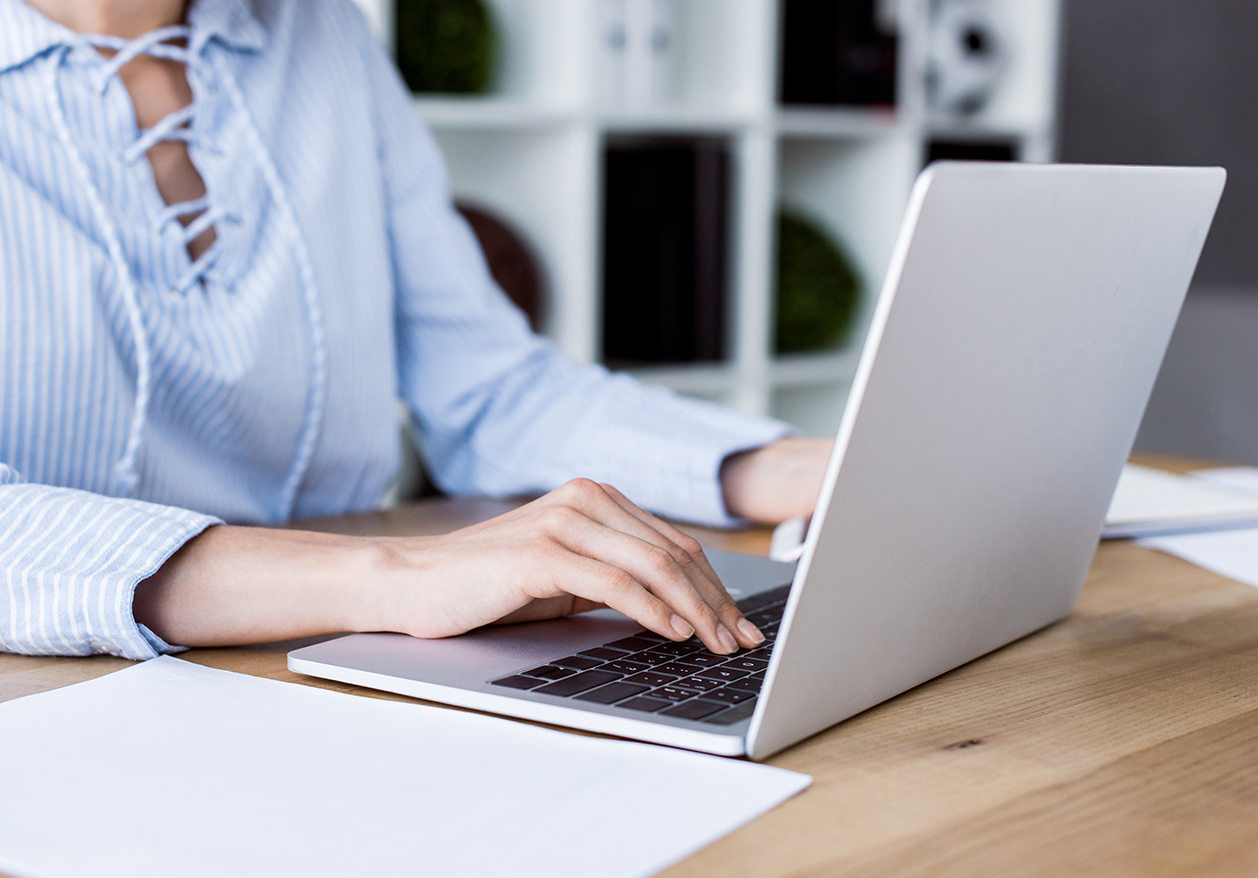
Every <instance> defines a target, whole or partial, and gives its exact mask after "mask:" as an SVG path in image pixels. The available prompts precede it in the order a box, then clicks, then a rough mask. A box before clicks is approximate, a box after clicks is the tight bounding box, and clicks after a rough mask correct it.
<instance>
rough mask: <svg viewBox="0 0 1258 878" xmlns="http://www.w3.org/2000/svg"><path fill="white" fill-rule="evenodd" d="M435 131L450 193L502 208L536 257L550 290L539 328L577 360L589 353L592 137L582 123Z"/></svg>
mask: <svg viewBox="0 0 1258 878" xmlns="http://www.w3.org/2000/svg"><path fill="white" fill-rule="evenodd" d="M435 136H436V138H437V142H438V144H439V145H440V147H441V150H442V152H443V153H444V154H445V157H446V162H447V164H448V167H449V170H450V180H451V187H452V189H453V191H454V195H455V197H456V198H457V199H459V200H460V201H464V202H467V203H469V204H471V205H473V206H480V207H484V208H488V209H489V210H491V211H492V212H494V213H496V214H499V215H501V216H502V217H503V218H504V219H505V220H507V221H508V222H509V224H510V225H511V226H513V227H515V228H516V229H519V230H520V231H522V232H523V233H524V234H525V235H526V236H527V238H528V243H529V244H530V245H531V246H532V247H533V249H534V251H535V252H536V253H537V255H538V256H539V257H540V259H541V262H542V266H541V267H542V272H543V277H544V284H543V285H544V287H545V288H546V289H547V291H548V296H547V302H546V306H545V313H546V319H545V324H544V326H543V327H542V329H543V331H544V332H545V333H546V334H547V335H549V336H550V337H551V338H552V339H553V340H554V341H555V342H556V343H557V344H558V345H559V347H560V348H561V349H563V350H564V351H565V352H567V353H568V354H569V356H571V357H573V358H574V359H576V360H577V361H579V362H591V361H593V359H594V356H595V351H594V347H595V345H594V339H593V338H592V333H591V332H590V327H591V326H593V325H594V322H595V319H596V311H595V303H594V301H593V297H592V296H591V295H590V291H591V290H593V289H595V288H596V265H595V260H594V254H595V252H596V249H597V244H598V242H597V232H596V230H597V226H598V222H597V214H596V209H595V205H596V197H595V191H596V187H597V184H598V175H597V167H598V141H597V138H596V137H595V136H594V134H593V133H591V132H588V131H585V130H584V129H581V128H574V129H567V128H562V129H559V130H528V131H468V130H437V131H436V132H435Z"/></svg>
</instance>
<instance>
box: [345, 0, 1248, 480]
mask: <svg viewBox="0 0 1258 878" xmlns="http://www.w3.org/2000/svg"><path fill="white" fill-rule="evenodd" d="M359 3H360V5H361V6H362V7H363V8H364V11H365V12H366V13H367V14H368V17H369V19H370V20H371V21H372V23H373V26H374V27H375V29H376V31H377V34H378V35H379V37H380V38H381V40H382V41H384V43H385V44H386V45H387V46H388V47H389V48H390V50H391V51H392V52H393V53H394V56H395V58H396V59H397V62H398V66H399V69H400V70H401V72H402V74H403V75H404V77H405V78H406V80H407V82H408V84H409V85H410V87H411V89H412V91H414V92H415V95H416V98H415V109H416V112H418V113H419V114H420V115H421V116H422V117H423V118H424V119H425V120H426V121H427V123H428V124H429V126H430V127H431V128H432V130H433V132H434V134H435V136H436V137H437V139H438V141H439V142H440V144H441V146H442V147H443V149H444V151H445V154H446V157H447V160H448V162H449V164H450V170H451V176H452V181H453V187H454V190H455V195H456V199H457V201H458V203H459V206H460V208H461V209H462V210H463V211H464V213H465V214H466V215H467V217H468V219H469V221H470V222H471V223H472V226H473V229H474V231H475V232H476V233H477V235H478V236H479V237H480V239H481V241H482V244H483V246H484V247H485V250H486V252H487V254H488V257H489V261H490V264H491V269H492V270H493V271H494V274H495V276H496V277H497V278H498V279H499V282H500V283H501V284H502V286H503V287H504V288H505V289H506V290H507V291H508V293H509V294H510V295H511V296H512V297H513V298H514V299H515V300H516V302H517V303H518V304H519V305H520V306H521V307H522V308H523V309H524V310H525V311H526V312H527V313H528V314H529V316H530V319H531V320H532V321H533V324H534V326H535V327H537V328H538V329H539V330H540V331H542V332H545V333H546V334H548V335H549V336H550V337H551V338H552V339H553V340H554V341H555V342H556V343H557V344H558V345H559V346H560V347H561V348H563V349H564V350H566V351H567V352H568V353H569V354H570V355H571V356H573V357H574V358H576V359H577V360H580V361H583V362H602V363H605V364H607V365H608V366H610V367H612V368H623V369H628V370H630V371H632V372H634V373H636V374H638V375H639V376H641V377H642V378H643V379H644V380H647V381H652V382H656V383H660V384H663V385H666V386H669V387H672V388H674V389H676V390H678V391H680V392H683V393H689V394H693V395H696V396H700V397H704V398H708V399H713V400H718V401H720V402H723V403H726V404H729V405H733V406H735V407H737V408H740V409H743V410H745V411H749V412H754V413H763V414H771V415H775V416H777V417H781V418H784V419H786V420H788V421H791V422H792V423H794V424H796V425H797V426H799V427H800V428H801V429H802V430H804V431H806V432H809V433H827V432H831V431H833V429H834V428H835V427H836V426H837V423H838V419H839V416H840V414H841V410H842V404H843V401H844V399H845V398H846V394H847V391H848V387H849V385H850V382H851V379H852V375H853V372H854V369H855V363H856V357H857V353H858V351H859V348H860V345H861V342H862V340H863V338H864V333H865V329H866V326H867V323H868V319H869V315H870V311H871V306H872V301H873V297H874V295H875V294H876V292H877V290H878V288H879V285H880V283H881V281H882V275H883V272H884V271H885V269H886V265H887V262H888V260H889V257H890V253H891V249H892V246H893V244H894V240H895V235H896V232H897V230H898V228H899V223H900V219H901V213H902V211H903V208H904V205H905V203H906V201H907V199H908V195H909V190H910V188H911V186H912V183H913V180H914V178H915V176H916V174H917V173H918V172H919V171H920V170H921V168H922V167H923V166H924V165H925V164H926V163H928V162H929V161H931V160H933V159H936V158H960V159H967V158H968V159H987V160H1001V161H1052V160H1059V161H1070V162H1113V163H1139V164H1147V163H1156V164H1198V165H1212V164H1213V165H1223V166H1224V167H1226V168H1227V169H1228V172H1229V180H1228V187H1227V191H1226V192H1225V194H1224V198H1223V202H1222V205H1221V207H1220V210H1219V214H1218V218H1217V220H1216V222H1215V226H1214V229H1213V231H1212V232H1211V235H1210V239H1209V241H1208V243H1207V245H1206V250H1205V254H1204V255H1203V258H1202V261H1201V265H1200V268H1199V270H1198V273H1197V277H1196V280H1195V282H1194V286H1193V289H1192V292H1191V294H1190V296H1189V301H1188V304H1187V306H1186V308H1185V311H1184V314H1183V317H1182V319H1181V321H1180V325H1179V327H1178V329H1177V331H1176V335H1175V338H1174V340H1173V342H1172V345H1171V350H1170V353H1169V354H1168V357H1167V361H1166V364H1165V366H1164V369H1163V372H1162V375H1161V376H1160V378H1159V381H1158V385H1157V388H1156V390H1155V392H1154V397H1153V401H1152V402H1151V404H1150V407H1149V411H1148V414H1147V416H1146V419H1145V422H1144V425H1143V426H1142V429H1141V432H1140V436H1139V439H1138V441H1137V446H1138V447H1140V448H1143V449H1146V450H1153V451H1162V452H1168V453H1177V454H1185V455H1195V456H1204V457H1212V458H1221V459H1226V460H1233V461H1237V462H1246V463H1258V344H1256V343H1255V339H1258V247H1256V246H1254V245H1253V244H1252V243H1251V242H1252V241H1253V240H1254V237H1255V236H1254V233H1255V232H1258V139H1256V138H1255V136H1254V135H1255V134H1258V130H1256V129H1258V118H1256V117H1255V114H1254V112H1253V110H1252V109H1251V108H1252V107H1254V106H1255V104H1254V98H1255V97H1258V94H1256V93H1258V52H1255V51H1253V49H1252V46H1253V45H1254V44H1255V40H1256V38H1258V4H1253V3H1252V2H1250V3H1246V2H1243V0H1211V2H1204V3H1203V2H1190V0H1086V2H1085V0H1074V2H1066V0H359Z"/></svg>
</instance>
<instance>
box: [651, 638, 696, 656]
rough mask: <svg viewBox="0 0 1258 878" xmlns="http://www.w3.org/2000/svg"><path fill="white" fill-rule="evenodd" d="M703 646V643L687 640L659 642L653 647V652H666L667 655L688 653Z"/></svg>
mask: <svg viewBox="0 0 1258 878" xmlns="http://www.w3.org/2000/svg"><path fill="white" fill-rule="evenodd" d="M704 648H705V647H704V646H703V644H702V643H699V642H698V641H689V640H687V641H686V642H685V643H661V644H660V645H659V646H657V647H655V652H663V653H668V654H669V655H689V654H690V653H692V652H698V651H699V650H701V649H704Z"/></svg>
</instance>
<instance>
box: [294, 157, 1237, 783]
mask: <svg viewBox="0 0 1258 878" xmlns="http://www.w3.org/2000/svg"><path fill="white" fill-rule="evenodd" d="M1224 179H1225V173H1224V172H1223V170H1222V169H1220V168H1139V167H1096V166H1077V165H1076V166H1071V165H1012V164H979V163H940V164H935V165H932V166H930V167H929V168H927V169H926V170H925V171H923V173H922V175H921V177H920V178H919V179H918V181H917V184H916V186H915V187H914V189H913V193H912V197H911V199H910V202H909V206H908V211H907V214H906V216H905V219H904V225H903V228H902V230H901V232H900V237H899V240H898V243H897V244H896V248H895V252H894V255H893V256H892V260H891V265H890V269H889V271H888V272H887V279H886V283H885V284H884V286H883V289H882V293H881V296H880V298H879V300H878V303H877V306H876V310H875V313H874V316H873V321H872V325H871V328H870V330H869V335H868V338H867V340H866V342H865V347H864V351H863V353H862V355H861V359H860V364H859V367H858V369H857V373H856V377H855V380H854V382H853V385H852V390H851V393H850V395H849V397H848V401H847V406H846V409H845V410H844V412H843V418H842V423H841V425H840V427H839V432H838V437H837V441H836V443H835V448H834V454H833V457H832V458H831V460H830V464H829V468H828V470H827V473H826V477H825V482H824V486H823V488H822V491H821V495H820V498H819V500H818V504H817V509H816V513H815V514H814V516H813V519H812V525H811V527H810V528H809V532H808V535H807V539H806V541H805V545H804V550H803V554H802V556H801V558H800V561H799V563H798V565H784V564H779V563H775V562H772V561H768V560H765V559H761V558H753V557H749V556H743V555H734V554H730V553H722V552H712V553H710V556H709V557H710V558H711V560H712V563H713V566H714V567H715V568H716V570H717V572H718V573H719V574H720V575H721V578H722V580H723V581H724V583H725V584H726V586H727V587H728V588H729V589H730V591H731V592H732V593H733V594H734V596H735V598H737V599H739V601H740V604H741V605H742V606H743V607H744V608H745V612H746V613H747V614H748V616H749V617H750V618H751V619H752V621H753V622H756V623H757V624H759V625H760V627H761V629H762V630H763V631H765V632H766V634H768V635H770V642H768V643H766V644H765V645H764V646H763V647H761V648H760V649H758V650H752V651H749V652H748V651H744V652H742V653H739V654H738V655H735V656H733V657H724V656H716V655H713V654H711V653H709V652H707V651H706V650H704V649H703V648H702V647H701V646H700V645H699V644H698V643H697V642H691V643H682V644H676V643H672V642H669V641H665V640H664V639H663V638H661V637H659V636H658V635H655V634H652V633H650V632H646V631H644V630H643V629H642V628H641V627H640V626H638V625H636V624H635V623H633V622H631V621H629V620H628V619H626V618H625V617H623V616H620V615H618V614H616V613H614V612H612V611H600V612H595V613H589V614H585V615H581V616H574V617H569V618H566V619H561V620H555V621H551V622H541V623H531V624H526V625H514V626H504V627H497V628H486V629H482V630H478V631H475V632H472V633H470V634H466V635H463V636H461V637H454V638H449V639H446V640H419V639H415V638H411V637H408V636H405V635H400V634H356V635H351V636H347V637H342V638H339V639H336V640H330V641H327V642H324V643H320V644H317V645H314V646H308V647H305V648H303V649H298V650H295V651H294V652H291V653H290V654H289V657H288V666H289V667H290V668H291V669H292V670H294V671H297V672H299V673H302V674H310V675H313V676H317V677H325V678H329V679H333V680H341V681H344V682H348V683H356V684H359V685H362V686H368V687H372V688H377V689H385V690H389V691H393V692H401V693H404V694H407V695H413V696H416V697H419V698H426V699H431V700H433V701H440V702H445V703H448V704H455V705H460V706H463V707H470V708H476V709H479V710H485V711H491V712H494V713H499V714H506V715H509V716H514V717H521V718H525V719H530V720H537V721H541V722H547V723H554V724H557V725H563V726H569V727H574V728H580V729H588V730H591V731H596V732H605V733H609V734H613V735H620V736H624V737H628V738H638V739H641V740H645V741H654V742H658V743H661V744H670V745H674V746H678V747H686V748H691V749H694V750H702V751H707V752H711V753H719V754H726V755H741V754H746V755H748V756H750V757H751V758H753V759H763V758H765V757H767V756H769V755H771V754H773V753H775V752H777V751H778V750H781V749H782V748H784V747H787V746H789V745H791V744H793V743H795V742H797V741H799V740H801V739H803V738H806V737H808V736H809V735H812V734H815V733H816V732H819V731H821V730H822V729H825V728H827V727H829V726H831V725H833V724H835V723H837V722H839V721H841V720H843V719H846V718H847V717H850V716H852V715H854V714H856V713H859V712H861V711H863V710H865V709H867V708H869V707H872V706H873V705H875V704H878V703H879V702H881V701H884V700H886V699H888V698H891V697H893V696H895V695H897V694H899V693H901V692H904V691H905V690H907V689H910V688H912V687H913V686H916V685H918V684H919V683H922V682H924V681H926V680H929V679H931V678H932V677H935V676H937V675H939V674H942V673H944V672H946V671H948V670H950V669H952V668H955V667H957V666H958V665H961V664H964V663H965V662H968V661H970V660H972V659H975V658H977V657H979V656H981V655H983V654H984V653H987V652H990V651H991V650H993V649H996V648H998V647H1000V646H1003V645H1004V644H1007V643H1009V642H1010V641H1012V640H1016V639H1017V638H1019V637H1022V636H1024V635H1026V634H1028V633H1030V632H1032V631H1035V630H1036V629H1038V628H1042V627H1044V626H1045V625H1048V624H1049V623H1051V622H1053V621H1055V620H1057V619H1060V618H1061V617H1063V616H1065V615H1066V614H1067V613H1069V612H1070V610H1071V607H1073V605H1074V603H1075V600H1076V598H1077V597H1078V595H1079V591H1080V589H1081V588H1082V585H1083V581H1084V577H1085V575H1086V573H1087V570H1088V565H1089V563H1090V561H1091V558H1092V554H1093V551H1094V550H1095V548H1096V543H1097V536H1098V535H1099V534H1100V532H1101V526H1102V522H1103V519H1104V516H1105V511H1106V507H1107V506H1108V504H1109V500H1110V496H1111V495H1112V493H1113V491H1114V486H1115V484H1116V483H1117V481H1118V476H1119V472H1120V470H1121V468H1122V465H1123V462H1124V461H1125V459H1126V457H1127V455H1128V453H1129V451H1130V449H1131V445H1132V442H1133V440H1134V438H1135V434H1136V428H1137V426H1138V425H1139V422H1140V418H1141V414H1142V412H1143V411H1144V407H1145V404H1146V402H1147V400H1148V397H1149V393H1150V391H1151V389H1152V387H1153V381H1154V378H1155V377H1156V375H1157V371H1158V367H1159V365H1160V363H1161V360H1162V356H1163V353H1164V352H1165V350H1166V345H1167V342H1168V340H1169V338H1170V335H1171V330H1172V328H1173V327H1174V325H1175V321H1176V317H1177V315H1178V313H1179V309H1180V305H1181V303H1182V301H1183V298H1184V294H1185V292H1186V290H1187V288H1188V284H1189V281H1190V279H1191V278H1192V274H1193V270H1194V268H1195V266H1196V263H1197V257H1198V255H1199V254H1200V252H1201V248H1202V244H1203V243H1204V242H1205V238H1206V233H1207V231H1208V230H1209V227H1210V223H1211V220H1212V218H1213V215H1214V210H1215V207H1216V205H1217V204H1218V200H1219V196H1220V194H1221V193H1222V189H1223V183H1224Z"/></svg>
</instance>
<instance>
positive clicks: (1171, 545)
mask: <svg viewBox="0 0 1258 878" xmlns="http://www.w3.org/2000/svg"><path fill="white" fill-rule="evenodd" d="M1139 545H1141V546H1148V547H1149V548H1151V549H1158V550H1160V551H1163V552H1166V553H1167V554H1168V555H1175V556H1176V557H1178V558H1183V559H1184V560H1185V561H1188V562H1190V563H1192V564H1196V565H1197V566H1198V567H1204V568H1205V569H1207V570H1212V571H1214V572H1215V573H1218V574H1219V575H1221V576H1226V577H1227V578H1228V579H1235V580H1236V581H1237V582H1243V583H1245V584H1246V585H1252V586H1255V587H1258V528H1245V529H1243V530H1224V531H1211V532H1209V533H1194V534H1176V535H1173V536H1163V537H1149V538H1147V539H1143V540H1140V541H1139Z"/></svg>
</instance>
